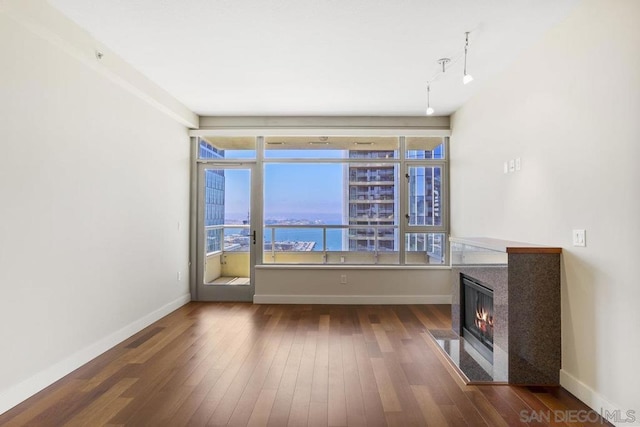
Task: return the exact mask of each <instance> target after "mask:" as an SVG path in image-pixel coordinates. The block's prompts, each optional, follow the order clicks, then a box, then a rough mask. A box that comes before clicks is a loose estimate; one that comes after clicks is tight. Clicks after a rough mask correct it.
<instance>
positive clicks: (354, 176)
mask: <svg viewBox="0 0 640 427" xmlns="http://www.w3.org/2000/svg"><path fill="white" fill-rule="evenodd" d="M393 156H394V152H393V151H355V150H352V151H349V158H352V159H353V158H357V159H372V160H373V159H376V160H379V159H384V158H393ZM395 168H397V166H395V165H383V164H378V165H369V164H358V163H351V164H349V165H348V166H347V173H346V174H345V175H346V181H347V188H348V191H347V192H346V195H347V199H348V200H347V203H346V206H347V209H346V216H347V220H348V224H349V225H356V226H360V227H356V228H350V229H349V233H348V242H347V243H346V244H347V247H346V248H345V249H347V250H349V251H375V250H378V251H394V250H397V233H396V229H395V228H394V226H395V225H397V222H396V221H397V215H396V212H397V211H398V197H397V193H396V188H397V185H396V177H397V175H398V174H397V173H396V172H395ZM366 226H371V227H366ZM384 226H390V227H388V228H386V227H384ZM376 240H377V243H376Z"/></svg>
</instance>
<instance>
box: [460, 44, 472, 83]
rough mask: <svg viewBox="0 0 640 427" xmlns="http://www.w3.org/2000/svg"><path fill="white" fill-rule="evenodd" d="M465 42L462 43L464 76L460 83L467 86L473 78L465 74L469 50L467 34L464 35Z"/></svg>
mask: <svg viewBox="0 0 640 427" xmlns="http://www.w3.org/2000/svg"><path fill="white" fill-rule="evenodd" d="M464 36H465V41H464V75H463V77H462V83H463V84H465V85H466V84H467V83H471V82H472V81H473V77H471V74H467V50H469V33H464Z"/></svg>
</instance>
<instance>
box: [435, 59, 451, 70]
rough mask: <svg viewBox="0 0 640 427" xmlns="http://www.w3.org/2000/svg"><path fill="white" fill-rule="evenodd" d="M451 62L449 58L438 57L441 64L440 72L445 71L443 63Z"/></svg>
mask: <svg viewBox="0 0 640 427" xmlns="http://www.w3.org/2000/svg"><path fill="white" fill-rule="evenodd" d="M449 62H451V59H450V58H440V59H438V64H440V65H442V72H443V73H444V72H445V65H447V64H448V63H449Z"/></svg>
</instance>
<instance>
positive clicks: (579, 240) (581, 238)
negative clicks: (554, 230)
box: [573, 229, 587, 246]
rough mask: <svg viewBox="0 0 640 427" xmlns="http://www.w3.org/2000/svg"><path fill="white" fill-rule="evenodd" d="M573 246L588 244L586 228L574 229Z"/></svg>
mask: <svg viewBox="0 0 640 427" xmlns="http://www.w3.org/2000/svg"><path fill="white" fill-rule="evenodd" d="M573 246H587V232H586V231H585V230H580V229H579V230H573Z"/></svg>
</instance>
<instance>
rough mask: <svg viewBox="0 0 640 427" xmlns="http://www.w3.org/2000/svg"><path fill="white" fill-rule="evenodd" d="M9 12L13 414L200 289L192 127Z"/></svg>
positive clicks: (5, 284) (0, 100)
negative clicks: (195, 273)
mask: <svg viewBox="0 0 640 427" xmlns="http://www.w3.org/2000/svg"><path fill="white" fill-rule="evenodd" d="M31 3H33V2H31ZM1 9H2V8H0V342H1V343H2V349H1V351H0V413H2V412H4V411H5V410H6V409H8V408H9V407H11V406H12V405H14V404H16V403H18V402H19V401H20V400H22V399H24V398H26V397H28V396H29V395H30V394H32V393H34V392H35V391H37V390H38V388H40V387H42V386H45V385H47V384H48V383H50V382H51V381H54V380H55V379H57V378H58V377H60V376H61V375H64V374H66V373H67V372H68V371H69V370H71V369H74V368H75V367H77V366H78V365H79V364H82V363H84V362H86V361H87V360H89V359H91V358H92V357H94V356H95V355H97V354H99V353H100V352H101V351H104V350H105V349H107V348H109V347H110V346H112V345H113V344H115V343H116V342H117V341H119V340H121V339H124V338H126V336H128V335H130V334H132V333H134V332H136V331H137V330H138V329H140V328H141V327H143V326H146V324H148V323H149V322H151V321H153V320H155V318H157V317H158V316H161V315H163V314H165V313H167V312H169V311H171V310H172V309H174V308H176V307H178V306H179V305H181V304H183V303H184V302H186V301H188V299H189V296H188V286H187V284H188V277H187V272H188V268H187V265H188V229H189V227H188V220H189V216H188V207H189V149H188V145H189V140H188V136H187V129H186V127H185V126H184V125H182V124H178V123H177V122H176V121H175V120H173V119H171V118H169V116H168V115H167V114H165V113H161V112H160V111H159V110H158V109H156V108H152V107H151V106H150V104H149V103H148V102H144V101H142V100H141V99H140V98H139V97H137V96H134V95H132V94H131V92H129V91H125V90H124V89H123V88H122V85H118V84H116V83H114V81H113V80H111V79H108V78H106V76H105V74H104V73H102V72H99V71H97V70H96V69H95V68H93V67H90V66H87V65H86V64H85V63H83V62H82V61H79V60H78V59H77V58H76V57H74V56H72V55H70V54H69V53H68V52H67V51H65V50H64V49H61V48H60V47H59V43H52V41H54V40H53V39H52V40H46V39H45V38H43V37H41V34H40V35H36V34H35V33H34V32H33V31H32V30H33V29H32V28H31V29H27V27H25V26H23V25H22V24H20V23H18V22H17V21H16V20H14V19H13V18H11V17H10V16H9V15H8V14H5V13H2V12H3V11H2V10H1ZM178 223H181V227H180V229H178ZM178 271H181V272H182V280H181V281H178V280H177V272H178Z"/></svg>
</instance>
